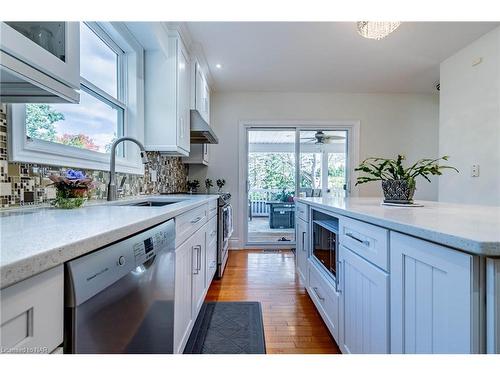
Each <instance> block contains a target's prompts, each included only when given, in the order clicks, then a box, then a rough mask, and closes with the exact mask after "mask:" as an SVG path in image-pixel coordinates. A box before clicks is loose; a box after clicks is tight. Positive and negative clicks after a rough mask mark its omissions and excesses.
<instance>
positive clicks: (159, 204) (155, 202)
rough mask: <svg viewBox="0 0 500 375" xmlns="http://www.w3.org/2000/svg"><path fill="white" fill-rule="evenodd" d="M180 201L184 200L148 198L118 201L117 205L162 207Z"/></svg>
mask: <svg viewBox="0 0 500 375" xmlns="http://www.w3.org/2000/svg"><path fill="white" fill-rule="evenodd" d="M179 202H182V200H156V199H148V200H141V201H133V202H123V203H118V204H117V206H138V207H162V206H167V205H169V204H175V203H179Z"/></svg>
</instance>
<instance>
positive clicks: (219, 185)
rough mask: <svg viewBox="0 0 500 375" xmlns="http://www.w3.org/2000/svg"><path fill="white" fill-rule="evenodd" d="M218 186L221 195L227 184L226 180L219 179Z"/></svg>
mask: <svg viewBox="0 0 500 375" xmlns="http://www.w3.org/2000/svg"><path fill="white" fill-rule="evenodd" d="M216 184H217V187H218V188H219V193H220V192H221V191H222V188H223V187H224V185H225V184H226V180H224V179H220V178H219V179H217V181H216Z"/></svg>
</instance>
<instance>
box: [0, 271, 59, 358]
mask: <svg viewBox="0 0 500 375" xmlns="http://www.w3.org/2000/svg"><path fill="white" fill-rule="evenodd" d="M63 274H64V269H63V266H62V265H60V266H57V267H55V268H52V269H50V270H48V271H45V272H42V273H40V274H38V275H36V276H33V277H30V278H29V279H26V280H24V281H20V282H18V283H16V284H14V285H11V286H9V287H7V288H4V289H2V290H0V306H1V314H0V318H1V325H0V348H1V350H2V352H3V353H33V354H36V353H50V352H52V351H53V350H54V349H55V348H57V347H58V346H59V345H60V344H61V343H62V342H63V311H64V307H63V303H64V299H63V295H64V293H63V290H64V287H63V286H64V281H63Z"/></svg>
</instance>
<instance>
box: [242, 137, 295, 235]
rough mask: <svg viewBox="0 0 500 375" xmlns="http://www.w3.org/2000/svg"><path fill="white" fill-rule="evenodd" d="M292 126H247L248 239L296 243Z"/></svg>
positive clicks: (293, 138)
mask: <svg viewBox="0 0 500 375" xmlns="http://www.w3.org/2000/svg"><path fill="white" fill-rule="evenodd" d="M295 142H296V131H295V129H275V128H274V129H272V128H266V129H247V150H248V151H247V181H248V182H247V183H248V186H247V191H248V209H247V213H248V217H247V224H248V225H247V242H248V243H249V244H294V243H295V204H294V200H293V198H294V196H295V188H296V178H295V175H296V168H295V162H296V147H295V144H296V143H295Z"/></svg>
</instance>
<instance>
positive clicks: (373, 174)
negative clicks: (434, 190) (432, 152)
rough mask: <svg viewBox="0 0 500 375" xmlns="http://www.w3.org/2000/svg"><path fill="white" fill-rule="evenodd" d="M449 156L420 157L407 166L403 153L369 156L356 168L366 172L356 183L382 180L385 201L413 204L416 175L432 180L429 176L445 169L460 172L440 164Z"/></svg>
mask: <svg viewBox="0 0 500 375" xmlns="http://www.w3.org/2000/svg"><path fill="white" fill-rule="evenodd" d="M448 158H449V157H448V156H443V157H441V158H437V159H420V160H418V161H416V162H415V163H414V164H413V165H411V166H410V167H407V168H405V167H404V166H403V160H405V157H404V156H403V155H398V157H397V158H396V159H383V158H368V159H365V160H363V162H362V163H361V164H360V165H359V166H358V167H357V168H355V169H354V170H355V171H358V172H364V173H365V174H366V175H365V176H360V177H358V179H357V182H356V185H360V184H364V183H367V182H370V181H382V190H383V192H384V198H385V199H384V202H385V203H400V204H411V203H413V194H414V193H415V188H416V183H415V178H416V177H418V176H422V177H423V178H425V179H426V180H427V181H429V182H431V180H430V179H429V176H431V175H433V176H434V175H437V176H439V175H441V174H442V170H443V169H453V170H454V171H456V172H458V169H456V168H454V167H450V166H447V165H439V161H441V160H445V161H447V160H448Z"/></svg>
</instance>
